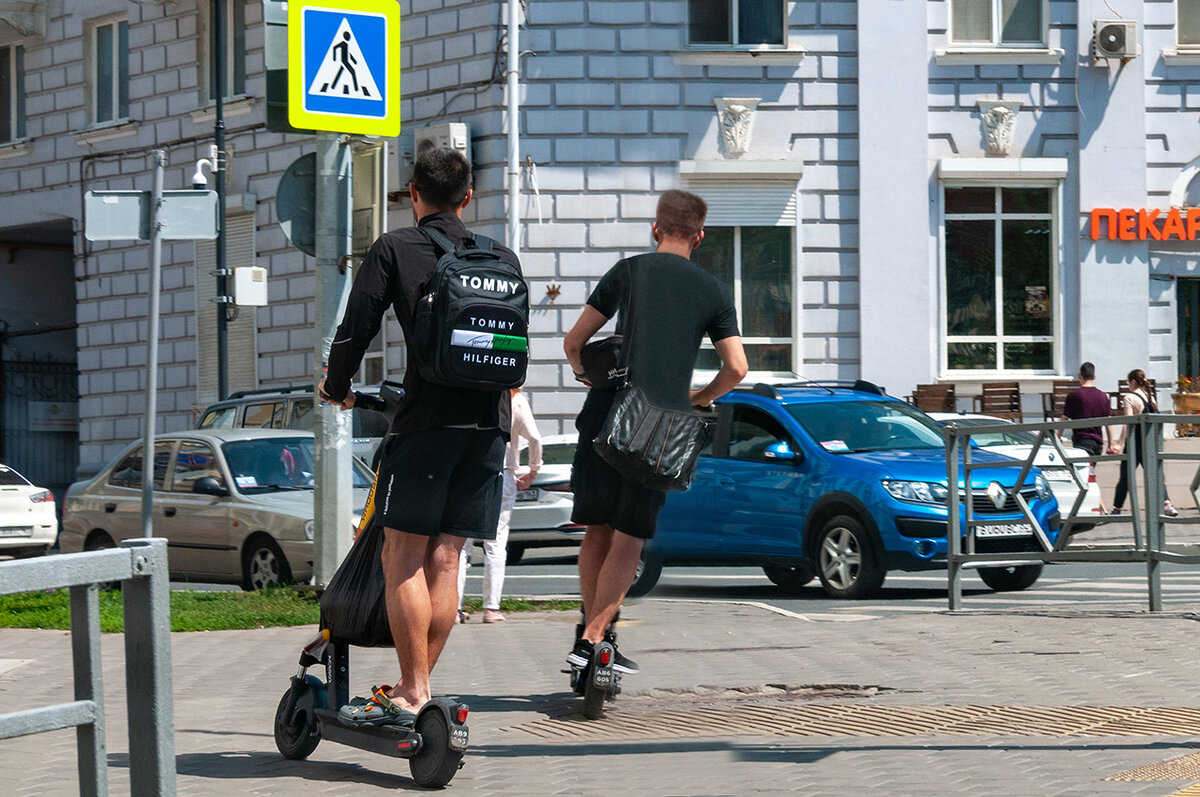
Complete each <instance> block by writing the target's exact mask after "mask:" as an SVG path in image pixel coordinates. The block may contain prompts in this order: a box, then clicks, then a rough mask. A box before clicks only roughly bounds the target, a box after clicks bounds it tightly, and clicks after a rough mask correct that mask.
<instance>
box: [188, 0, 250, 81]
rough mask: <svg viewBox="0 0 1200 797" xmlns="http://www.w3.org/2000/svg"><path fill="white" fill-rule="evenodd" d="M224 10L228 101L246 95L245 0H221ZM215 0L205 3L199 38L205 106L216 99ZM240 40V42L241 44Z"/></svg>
mask: <svg viewBox="0 0 1200 797" xmlns="http://www.w3.org/2000/svg"><path fill="white" fill-rule="evenodd" d="M221 2H222V3H224V10H225V20H224V21H225V26H224V27H225V96H224V97H222V98H221V99H222V100H223V101H225V102H228V101H230V100H236V99H238V98H240V97H245V96H247V94H246V79H247V71H246V33H247V27H246V0H221ZM212 11H213V6H212V3H211V2H209V3H205V4H204V13H203V19H204V31H203V34H202V35H201V36H199V37H198V47H199V49H200V57H199V58H198V59H197V68H198V69H199V75H198V78H199V80H197V81H196V83H197V86H199V91H200V102H201V104H202V105H213V104H215V103H216V101H217V81H216V75H215V74H214V72H213V70H214V68H215V66H216V64H215V62H216V37H215V35H214V30H213V29H214V27H215V25H214V24H213V13H212ZM239 39H240V43H239Z"/></svg>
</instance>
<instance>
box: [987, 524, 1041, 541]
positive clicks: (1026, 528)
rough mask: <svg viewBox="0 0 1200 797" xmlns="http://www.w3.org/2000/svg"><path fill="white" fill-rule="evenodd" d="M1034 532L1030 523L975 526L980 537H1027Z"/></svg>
mask: <svg viewBox="0 0 1200 797" xmlns="http://www.w3.org/2000/svg"><path fill="white" fill-rule="evenodd" d="M1030 534H1033V527H1032V526H1030V525H1029V524H1028V523H989V524H988V525H986V526H976V527H975V538H976V539H979V538H980V537H1027V536H1029V535H1030Z"/></svg>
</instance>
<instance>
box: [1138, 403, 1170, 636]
mask: <svg viewBox="0 0 1200 797" xmlns="http://www.w3.org/2000/svg"><path fill="white" fill-rule="evenodd" d="M1143 428H1144V429H1145V433H1144V434H1143V435H1142V440H1143V450H1142V459H1143V461H1144V462H1145V469H1146V478H1145V481H1146V582H1147V588H1148V591H1149V599H1150V611H1152V612H1161V611H1162V597H1163V596H1162V562H1161V561H1160V560H1159V554H1160V553H1161V552H1162V551H1163V550H1164V549H1165V548H1166V546H1165V545H1164V544H1163V540H1164V534H1163V522H1162V507H1163V492H1164V491H1163V470H1162V462H1161V460H1159V458H1158V456H1159V453H1160V451H1161V450H1162V424H1160V423H1158V422H1157V421H1147V422H1146V424H1145V426H1144V427H1143Z"/></svg>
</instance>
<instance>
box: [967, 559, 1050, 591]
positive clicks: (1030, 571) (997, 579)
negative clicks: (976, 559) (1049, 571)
mask: <svg viewBox="0 0 1200 797" xmlns="http://www.w3.org/2000/svg"><path fill="white" fill-rule="evenodd" d="M1041 575H1042V565H1017V566H1015V567H981V568H979V577H980V578H982V579H983V583H984V584H987V585H988V586H989V587H991V588H992V589H994V590H996V592H1017V591H1019V590H1023V589H1026V588H1028V587H1032V586H1033V582H1035V581H1037V580H1038V577H1039V576H1041Z"/></svg>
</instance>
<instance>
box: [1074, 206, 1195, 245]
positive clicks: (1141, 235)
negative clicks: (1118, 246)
mask: <svg viewBox="0 0 1200 797" xmlns="http://www.w3.org/2000/svg"><path fill="white" fill-rule="evenodd" d="M1101 222H1104V224H1101ZM1090 226H1091V231H1092V240H1093V241H1095V240H1096V239H1098V238H1108V240H1110V241H1170V240H1176V241H1195V240H1196V239H1197V236H1200V208H1188V209H1187V210H1180V209H1179V208H1171V209H1170V210H1166V211H1163V210H1159V209H1158V208H1155V209H1154V210H1146V209H1145V208H1141V209H1138V210H1135V209H1133V208H1121V209H1120V210H1116V209H1115V208H1096V209H1095V210H1093V211H1092V218H1091V225H1090Z"/></svg>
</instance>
